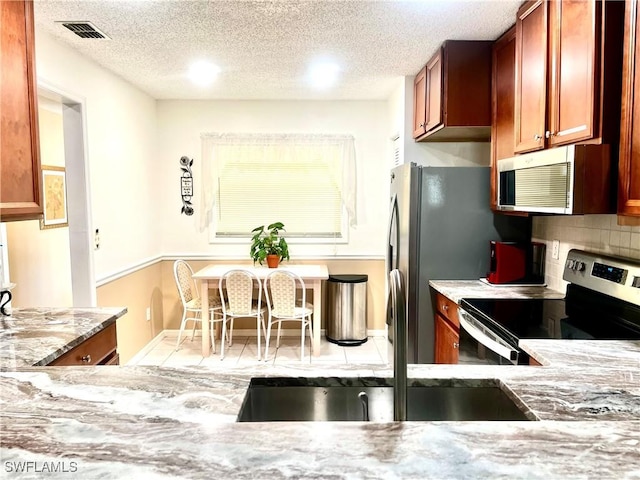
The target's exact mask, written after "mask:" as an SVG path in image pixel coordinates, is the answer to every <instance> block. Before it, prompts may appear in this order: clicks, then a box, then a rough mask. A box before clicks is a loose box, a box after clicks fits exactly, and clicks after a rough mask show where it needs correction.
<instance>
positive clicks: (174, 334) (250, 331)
mask: <svg viewBox="0 0 640 480" xmlns="http://www.w3.org/2000/svg"><path fill="white" fill-rule="evenodd" d="M273 330H274V329H273V328H272V331H273ZM179 331H180V330H178V329H174V330H163V331H162V332H161V333H160V334H159V335H158V336H160V335H163V334H164V337H163V338H178V332H179ZM233 334H234V335H238V336H241V337H255V336H256V329H255V328H234V329H233ZM325 334H326V331H325V329H324V328H323V329H321V330H320V336H321V337H324V336H325ZM386 334H387V331H386V329H384V330H373V329H371V330H367V336H368V337H384V336H385V335H386ZM183 335H189V336H191V330H189V329H185V331H184V334H183ZM281 335H284V336H285V337H299V336H300V329H299V328H294V329H291V328H283V329H282V333H281ZM195 336H196V337H200V336H201V330H200V329H196V334H195ZM157 338H158V337H156V339H157ZM160 340H162V339H160ZM154 341H155V339H154ZM156 343H158V342H156Z"/></svg>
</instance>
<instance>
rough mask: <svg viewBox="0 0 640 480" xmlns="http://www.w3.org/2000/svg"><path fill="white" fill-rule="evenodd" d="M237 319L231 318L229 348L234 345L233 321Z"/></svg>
mask: <svg viewBox="0 0 640 480" xmlns="http://www.w3.org/2000/svg"><path fill="white" fill-rule="evenodd" d="M234 320H235V317H231V329H230V330H229V331H228V332H227V333H228V334H229V346H231V345H233V321H234Z"/></svg>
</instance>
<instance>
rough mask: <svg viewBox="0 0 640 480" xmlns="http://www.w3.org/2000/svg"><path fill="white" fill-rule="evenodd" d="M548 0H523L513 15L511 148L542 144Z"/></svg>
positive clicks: (521, 149) (532, 147)
mask: <svg viewBox="0 0 640 480" xmlns="http://www.w3.org/2000/svg"><path fill="white" fill-rule="evenodd" d="M547 18H548V2H547V1H546V0H538V1H535V2H526V3H525V4H524V5H522V7H520V10H519V11H518V17H517V19H516V57H515V62H516V72H515V127H514V128H515V130H514V134H515V148H514V150H515V151H516V152H530V151H532V150H539V149H541V148H543V147H544V133H545V123H546V121H545V115H546V101H547V38H548V35H547V23H548V22H547Z"/></svg>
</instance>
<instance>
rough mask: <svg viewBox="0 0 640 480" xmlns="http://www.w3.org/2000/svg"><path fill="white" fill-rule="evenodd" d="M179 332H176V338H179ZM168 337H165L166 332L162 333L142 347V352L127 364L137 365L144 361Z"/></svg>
mask: <svg viewBox="0 0 640 480" xmlns="http://www.w3.org/2000/svg"><path fill="white" fill-rule="evenodd" d="M177 332H178V331H177V330H176V338H178V333H177ZM166 336H167V335H165V331H162V332H160V333H159V334H158V335H156V336H155V337H154V338H153V339H152V340H151V341H150V342H149V343H147V344H146V345H145V346H144V347H142V350H140V351H139V352H138V353H136V354H135V355H134V356H133V358H131V359H130V360H129V361H128V362H127V365H137V364H138V362H139V361H140V360H142V359H143V358H144V357H145V355H146V354H147V353H149V352H150V351H151V350H153V349H154V348H155V346H156V345H158V344H159V343H160V342H161V341H162V340H163V339H164V338H165V337H166Z"/></svg>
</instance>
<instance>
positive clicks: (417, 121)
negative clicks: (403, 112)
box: [413, 67, 427, 138]
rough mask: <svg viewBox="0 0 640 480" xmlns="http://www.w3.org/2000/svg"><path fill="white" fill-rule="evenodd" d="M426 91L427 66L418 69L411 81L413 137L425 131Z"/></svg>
mask: <svg viewBox="0 0 640 480" xmlns="http://www.w3.org/2000/svg"><path fill="white" fill-rule="evenodd" d="M426 93H427V67H424V68H423V69H422V70H420V73H418V75H416V78H415V79H414V81H413V138H418V137H419V136H420V135H422V134H423V133H424V132H425V129H424V125H425V121H426V118H425V117H426V104H425V95H426Z"/></svg>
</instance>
